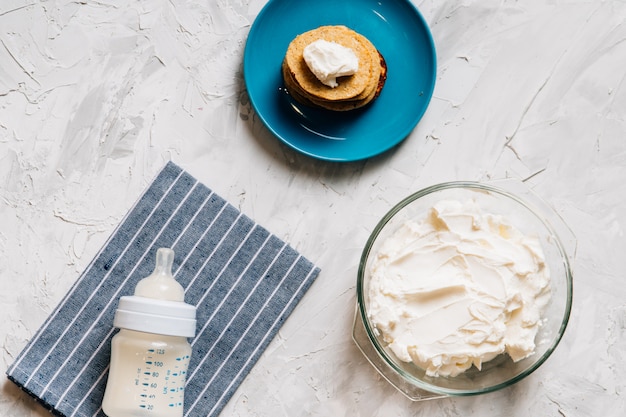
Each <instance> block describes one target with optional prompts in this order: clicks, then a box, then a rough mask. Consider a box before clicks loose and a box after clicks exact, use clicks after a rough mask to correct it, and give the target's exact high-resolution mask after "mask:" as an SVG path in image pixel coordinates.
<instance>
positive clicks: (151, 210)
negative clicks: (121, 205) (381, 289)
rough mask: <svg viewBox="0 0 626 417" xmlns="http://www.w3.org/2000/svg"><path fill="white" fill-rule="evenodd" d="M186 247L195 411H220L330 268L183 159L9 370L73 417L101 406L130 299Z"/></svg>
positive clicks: (167, 170)
mask: <svg viewBox="0 0 626 417" xmlns="http://www.w3.org/2000/svg"><path fill="white" fill-rule="evenodd" d="M160 247H169V248H172V249H173V250H174V251H175V253H176V258H175V260H174V266H173V268H172V269H173V272H174V275H175V277H176V279H177V281H178V282H180V283H181V285H183V287H184V288H185V291H186V293H185V301H186V302H187V303H189V304H193V305H196V306H197V332H196V336H195V337H194V338H193V339H191V343H192V348H193V354H192V359H191V362H190V365H189V374H188V378H187V386H186V388H185V416H186V417H198V416H217V415H218V414H219V413H220V411H221V410H222V408H223V407H224V406H225V405H226V403H227V401H228V400H229V399H230V397H231V396H232V395H233V393H234V392H235V390H236V389H237V387H238V385H239V384H240V383H241V382H242V381H243V379H244V378H245V377H246V375H247V374H248V372H250V370H251V369H252V367H253V366H254V364H255V362H256V361H257V360H258V358H259V356H260V355H261V353H262V352H263V351H264V349H265V348H266V347H267V345H268V344H269V343H270V341H271V340H272V338H273V337H274V335H275V334H276V332H277V331H278V329H279V328H280V326H281V325H282V323H283V321H284V320H285V319H286V318H287V317H288V316H289V314H290V313H291V312H292V311H293V309H294V308H295V306H296V304H297V303H298V302H299V301H300V299H301V298H302V296H303V295H304V293H305V292H306V291H307V289H308V288H309V287H310V285H311V284H312V283H313V281H314V280H315V278H316V277H317V275H318V274H319V268H317V267H316V266H315V265H313V264H312V263H311V262H310V261H309V260H307V259H306V258H304V257H302V256H301V255H300V254H299V253H298V252H297V251H296V250H294V249H293V248H292V247H290V246H289V245H288V244H286V243H285V242H283V241H282V240H281V239H279V238H278V237H276V236H275V235H273V234H271V233H270V232H268V231H267V230H266V229H264V228H263V227H261V226H259V225H258V224H256V223H255V222H254V221H253V220H251V219H250V218H248V217H247V216H245V215H244V214H242V213H241V212H240V211H238V210H237V209H236V208H235V207H233V206H232V205H231V204H229V203H228V202H226V201H225V200H224V199H222V198H221V197H220V196H218V195H216V194H215V193H214V192H212V191H211V190H210V189H209V188H207V187H206V186H204V185H203V184H201V183H199V182H198V181H197V180H196V179H194V178H193V177H192V176H191V175H189V174H188V173H186V172H185V171H184V170H182V169H181V168H180V167H178V166H177V165H175V164H174V163H171V162H170V163H168V164H167V165H166V166H165V167H164V168H163V170H162V171H161V172H160V173H159V174H158V176H157V177H156V178H155V180H154V181H153V182H152V184H151V185H150V186H149V188H148V189H147V190H146V191H145V193H144V194H143V195H142V196H141V198H140V199H139V200H138V201H137V203H136V204H135V205H134V207H133V208H132V209H131V211H130V212H129V213H128V214H127V216H126V217H125V218H124V220H123V222H122V223H121V224H120V225H119V227H118V228H117V229H116V230H115V232H114V233H113V234H112V236H111V237H110V238H109V240H108V241H107V243H106V244H105V245H104V247H103V248H102V249H101V251H100V252H99V253H98V255H97V256H96V257H95V258H94V259H93V261H92V262H91V263H90V265H89V266H88V267H87V268H86V270H85V271H84V272H83V273H82V274H81V276H80V277H79V279H78V280H77V282H76V283H75V284H74V285H73V287H72V288H71V289H70V291H69V292H68V294H67V295H66V296H65V297H64V299H63V300H62V301H61V303H60V304H59V306H58V307H57V308H56V309H55V310H54V312H53V313H52V314H51V315H50V317H49V318H48V319H47V320H46V322H45V323H44V324H43V326H42V327H41V328H40V329H39V330H38V332H37V333H36V334H35V335H34V337H33V338H32V340H31V341H30V342H29V343H28V345H27V346H26V347H25V348H24V350H23V351H22V352H21V353H20V355H19V356H18V357H17V359H16V360H15V362H14V363H13V364H12V365H11V366H10V367H9V369H8V370H7V375H8V377H9V379H10V380H12V381H14V382H15V383H16V384H17V385H19V386H20V387H21V388H23V389H24V390H25V391H27V392H28V393H30V394H31V395H32V396H33V397H35V398H36V399H38V400H39V401H40V402H41V403H42V404H44V406H46V407H47V408H49V409H50V410H51V411H52V412H53V413H55V414H57V415H62V416H72V417H75V416H80V417H86V416H89V417H92V416H104V413H103V412H102V410H101V408H100V403H101V401H102V396H103V393H104V388H105V385H106V379H107V374H108V365H109V357H110V340H111V338H112V337H113V335H114V334H115V332H116V330H115V329H114V328H113V314H114V312H115V309H116V307H117V302H118V300H119V297H120V296H122V295H130V294H132V293H133V291H134V288H135V284H136V283H137V282H138V281H139V280H140V279H141V278H143V277H145V276H148V275H149V274H150V273H151V272H152V269H153V268H154V259H155V256H156V250H157V249H158V248H160Z"/></svg>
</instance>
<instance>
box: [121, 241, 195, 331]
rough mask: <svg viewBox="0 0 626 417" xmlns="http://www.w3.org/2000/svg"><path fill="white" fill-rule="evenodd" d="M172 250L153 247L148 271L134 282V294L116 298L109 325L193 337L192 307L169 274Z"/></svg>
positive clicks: (193, 312) (172, 256)
mask: <svg viewBox="0 0 626 417" xmlns="http://www.w3.org/2000/svg"><path fill="white" fill-rule="evenodd" d="M173 262H174V251H173V250H171V249H168V248H160V249H158V250H157V255H156V267H155V268H154V272H152V274H151V275H150V276H148V277H146V278H144V279H142V280H141V281H139V283H138V284H137V287H135V295H132V296H124V297H121V298H120V301H119V305H118V308H117V310H116V312H115V317H114V318H113V325H114V326H115V327H118V328H120V329H129V330H136V331H140V332H147V333H157V334H162V335H168V336H183V337H193V336H195V334H196V307H194V306H192V305H191V304H186V303H185V302H184V299H185V290H184V289H183V287H182V286H181V285H180V284H179V283H178V282H177V281H176V280H175V279H174V277H173V276H172V264H173Z"/></svg>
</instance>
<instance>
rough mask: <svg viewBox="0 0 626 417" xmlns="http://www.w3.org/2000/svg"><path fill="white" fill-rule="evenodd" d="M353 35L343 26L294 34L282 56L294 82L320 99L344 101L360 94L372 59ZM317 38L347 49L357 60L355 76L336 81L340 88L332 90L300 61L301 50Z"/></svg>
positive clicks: (324, 27) (364, 46) (367, 80)
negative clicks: (352, 52) (357, 67)
mask: <svg viewBox="0 0 626 417" xmlns="http://www.w3.org/2000/svg"><path fill="white" fill-rule="evenodd" d="M356 35H358V34H357V33H356V32H354V31H353V30H351V29H348V28H347V27H345V26H320V27H318V28H316V29H313V30H310V31H308V32H305V33H303V34H301V35H298V36H297V37H296V38H295V39H294V40H293V41H291V43H290V44H289V47H288V48H287V53H286V55H285V60H286V63H287V67H288V68H289V71H290V72H291V74H292V77H293V78H294V81H295V82H296V83H297V84H298V85H299V86H300V88H302V90H304V91H306V92H307V93H308V94H309V95H311V96H314V97H318V98H320V99H324V100H333V101H334V100H348V99H351V98H354V97H355V96H357V95H359V94H361V93H362V92H363V91H364V90H365V88H366V87H367V85H368V83H369V81H370V76H371V66H372V57H371V56H370V52H369V50H368V48H367V46H366V45H365V44H364V43H363V42H362V41H360V40H359V39H358V36H356ZM319 39H324V40H326V41H328V42H335V43H338V44H340V45H342V46H345V47H346V48H350V49H352V50H353V51H354V53H355V54H356V56H357V58H358V59H359V70H358V71H357V73H356V74H354V75H351V76H347V77H341V79H340V80H338V81H339V83H340V87H341V88H339V87H336V88H332V87H329V86H327V85H325V84H323V83H322V82H320V81H319V80H318V79H317V77H316V76H315V75H314V74H313V73H312V72H311V70H310V69H309V67H308V66H307V64H306V62H305V61H304V57H303V51H304V48H305V47H306V46H307V45H309V44H311V43H313V42H315V41H317V40H319Z"/></svg>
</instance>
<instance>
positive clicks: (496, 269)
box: [368, 201, 550, 376]
mask: <svg viewBox="0 0 626 417" xmlns="http://www.w3.org/2000/svg"><path fill="white" fill-rule="evenodd" d="M371 274H372V276H371V282H370V286H369V294H368V312H369V318H370V320H371V322H372V324H373V325H374V326H375V328H376V330H377V331H378V332H380V333H382V336H383V339H384V341H385V342H386V343H387V344H388V346H389V348H390V349H391V350H392V351H393V353H394V354H395V355H396V356H397V357H398V359H400V360H402V361H405V362H413V363H415V364H416V365H417V366H419V367H420V368H422V369H424V370H425V371H426V374H427V375H429V376H456V375H458V374H460V373H462V372H464V371H465V370H467V369H469V368H470V367H471V366H472V365H474V366H476V368H478V369H481V366H482V364H483V363H484V362H487V361H489V360H491V359H493V358H495V357H496V356H498V355H500V354H502V353H507V354H508V355H509V356H510V357H511V359H512V360H513V361H519V360H521V359H523V358H526V357H527V356H530V355H531V354H533V352H534V349H535V342H534V339H535V336H536V334H537V331H538V329H539V326H540V325H541V323H542V317H541V316H542V312H543V310H544V309H545V306H546V305H547V303H548V301H549V299H550V275H549V270H548V266H547V264H546V263H545V258H544V254H543V250H542V247H541V244H540V242H539V241H538V239H537V238H535V237H532V236H526V235H524V234H522V233H521V232H520V231H519V230H518V229H516V228H515V227H514V226H513V225H511V224H510V223H509V222H508V221H507V220H506V219H504V218H503V217H501V216H498V215H493V214H489V213H484V212H482V211H481V209H480V207H479V206H478V205H477V203H476V202H474V201H467V202H459V201H440V202H439V203H437V204H435V205H434V206H433V207H432V208H431V209H430V211H429V212H428V213H427V215H425V216H424V217H423V218H417V219H414V220H410V221H408V222H406V223H405V224H404V225H402V226H401V227H400V228H399V230H397V232H396V233H395V234H394V235H392V236H391V237H389V238H388V239H387V240H386V241H385V242H384V243H383V245H382V246H381V248H380V250H379V252H378V254H377V255H376V258H375V259H374V262H373V264H372V270H371Z"/></svg>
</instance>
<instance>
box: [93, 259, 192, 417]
mask: <svg viewBox="0 0 626 417" xmlns="http://www.w3.org/2000/svg"><path fill="white" fill-rule="evenodd" d="M173 262H174V251H172V250H171V249H167V248H160V249H159V250H158V251H157V255H156V267H155V269H154V272H153V273H152V274H151V275H150V276H149V277H147V278H144V279H142V280H141V281H139V283H138V284H137V286H136V287H135V294H134V295H132V296H124V297H121V298H120V301H119V305H118V308H117V311H116V312H115V317H114V319H113V325H114V326H115V327H117V328H119V329H120V331H119V333H118V334H116V335H115V336H114V337H113V339H112V341H111V365H110V368H109V377H108V381H107V385H106V391H105V393H104V399H103V401H102V410H103V411H104V413H105V414H106V415H107V416H109V417H129V416H134V417H143V416H151V417H181V416H182V415H183V398H184V389H185V379H186V376H187V375H186V374H187V367H188V365H189V358H190V356H191V346H190V344H189V342H188V341H187V338H188V337H193V336H194V335H195V332H196V308H195V307H194V306H192V305H190V304H186V303H185V301H184V295H185V293H184V290H183V287H182V286H181V285H180V284H179V283H178V282H176V280H175V279H174V277H173V276H172V263H173Z"/></svg>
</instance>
